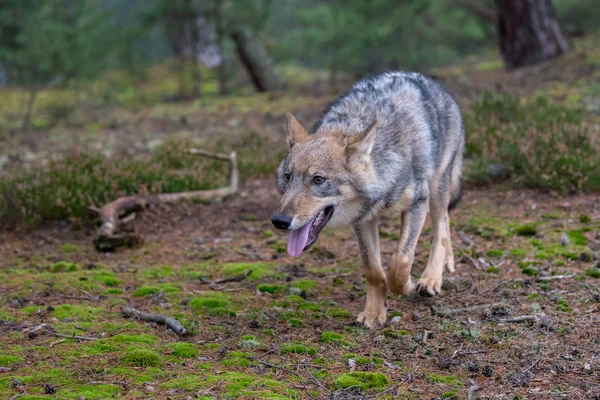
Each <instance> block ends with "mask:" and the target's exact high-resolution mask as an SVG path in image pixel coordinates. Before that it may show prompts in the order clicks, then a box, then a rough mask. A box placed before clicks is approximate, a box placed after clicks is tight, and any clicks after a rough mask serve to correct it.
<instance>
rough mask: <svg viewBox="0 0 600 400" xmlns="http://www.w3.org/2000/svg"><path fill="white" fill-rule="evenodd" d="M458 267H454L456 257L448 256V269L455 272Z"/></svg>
mask: <svg viewBox="0 0 600 400" xmlns="http://www.w3.org/2000/svg"><path fill="white" fill-rule="evenodd" d="M455 270H456V268H455V267H454V257H448V258H446V271H448V272H454V271H455Z"/></svg>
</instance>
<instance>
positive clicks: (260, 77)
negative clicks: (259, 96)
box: [231, 25, 282, 92]
mask: <svg viewBox="0 0 600 400" xmlns="http://www.w3.org/2000/svg"><path fill="white" fill-rule="evenodd" d="M231 37H232V39H233V41H234V42H235V47H236V50H237V53H238V55H239V57H240V60H241V61H242V64H244V67H246V70H247V71H248V73H249V74H250V79H252V83H254V87H255V88H256V90H258V91H259V92H268V91H271V90H277V89H279V88H281V86H282V82H281V79H280V78H279V76H278V75H277V73H276V72H275V68H274V67H273V61H272V60H271V57H269V55H268V54H267V51H266V50H265V48H264V47H263V45H262V44H261V43H260V41H259V40H258V39H257V38H256V36H254V32H253V31H252V29H251V28H250V27H249V26H245V25H244V26H240V27H238V28H237V29H235V30H234V31H233V33H232V35H231Z"/></svg>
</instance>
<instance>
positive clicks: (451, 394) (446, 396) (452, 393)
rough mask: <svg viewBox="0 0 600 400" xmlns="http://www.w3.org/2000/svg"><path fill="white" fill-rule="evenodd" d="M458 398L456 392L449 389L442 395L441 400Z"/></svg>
mask: <svg viewBox="0 0 600 400" xmlns="http://www.w3.org/2000/svg"><path fill="white" fill-rule="evenodd" d="M456 397H458V390H456V389H450V390H447V391H445V392H444V393H442V399H453V398H456Z"/></svg>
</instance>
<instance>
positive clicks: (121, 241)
mask: <svg viewBox="0 0 600 400" xmlns="http://www.w3.org/2000/svg"><path fill="white" fill-rule="evenodd" d="M188 153H190V154H198V155H201V156H204V157H210V158H214V159H217V160H226V161H229V163H230V172H229V186H225V187H222V188H219V189H212V190H197V191H192V192H180V193H161V194H153V195H148V196H126V197H121V198H119V199H117V200H115V201H113V202H110V203H108V204H106V205H104V207H102V210H100V211H99V213H100V214H101V216H102V225H101V226H100V228H99V229H98V231H97V232H96V235H95V236H94V246H95V247H96V249H97V250H98V251H113V250H115V249H116V248H117V247H120V246H134V245H137V244H140V243H141V242H142V241H143V240H142V238H141V236H139V235H135V234H126V233H120V230H121V227H122V224H123V222H124V221H125V220H126V219H127V218H128V217H133V216H135V213H136V212H138V211H143V210H145V209H147V208H149V207H151V206H154V205H157V204H167V203H178V202H180V201H183V200H200V201H218V200H222V199H224V198H225V197H228V196H232V195H234V194H236V193H237V191H238V188H239V170H238V165H237V155H236V152H235V151H232V152H231V154H229V155H226V154H219V153H211V152H207V151H204V150H198V149H190V150H188Z"/></svg>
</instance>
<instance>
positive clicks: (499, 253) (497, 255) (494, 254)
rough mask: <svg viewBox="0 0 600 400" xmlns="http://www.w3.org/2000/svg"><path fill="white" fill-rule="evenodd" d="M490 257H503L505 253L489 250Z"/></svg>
mask: <svg viewBox="0 0 600 400" xmlns="http://www.w3.org/2000/svg"><path fill="white" fill-rule="evenodd" d="M486 255H487V256H488V257H502V256H503V255H504V252H503V251H502V250H488V252H487V253H486Z"/></svg>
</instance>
